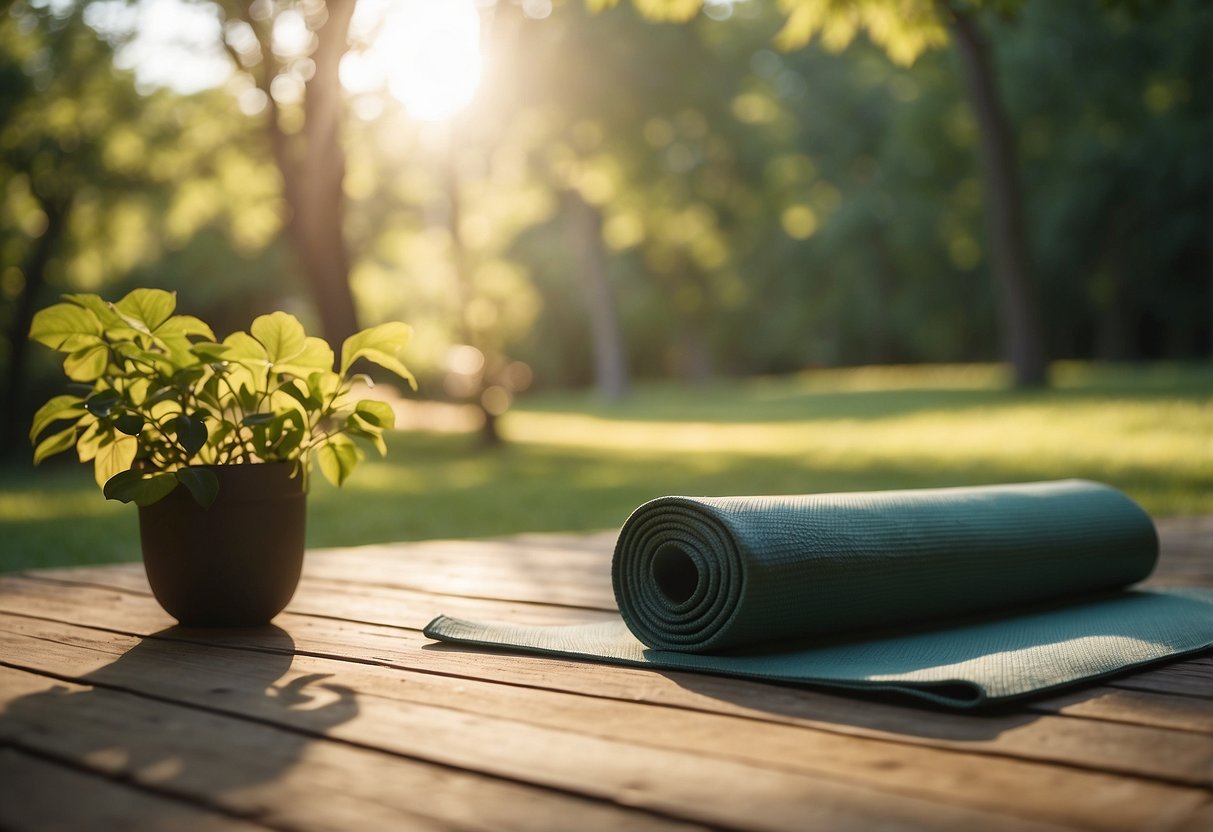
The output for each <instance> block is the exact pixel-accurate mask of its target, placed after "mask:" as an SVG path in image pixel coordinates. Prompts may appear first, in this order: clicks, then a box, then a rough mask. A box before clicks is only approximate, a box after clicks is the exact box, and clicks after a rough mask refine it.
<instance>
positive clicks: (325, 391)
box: [307, 372, 341, 402]
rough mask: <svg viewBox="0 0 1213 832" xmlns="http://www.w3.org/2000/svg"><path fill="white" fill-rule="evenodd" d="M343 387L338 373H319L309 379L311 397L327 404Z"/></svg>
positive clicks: (308, 387)
mask: <svg viewBox="0 0 1213 832" xmlns="http://www.w3.org/2000/svg"><path fill="white" fill-rule="evenodd" d="M340 386H341V377H340V376H338V375H337V374H336V373H327V372H317V373H311V374H309V375H308V377H307V389H308V393H310V394H311V397H312V398H314V399H316V400H317V401H319V402H326V401H328V400H329V398H330V397H331V396H332V395H333V394H334V393H336V392H337V388H339V387H340Z"/></svg>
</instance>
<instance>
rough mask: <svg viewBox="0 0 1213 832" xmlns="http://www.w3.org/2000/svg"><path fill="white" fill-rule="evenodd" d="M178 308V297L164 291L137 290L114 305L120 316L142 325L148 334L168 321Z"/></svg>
mask: <svg viewBox="0 0 1213 832" xmlns="http://www.w3.org/2000/svg"><path fill="white" fill-rule="evenodd" d="M176 308H177V295H176V294H175V293H174V292H166V291H164V290H163V289H135V290H134V291H133V292H131V293H130V294H129V295H127V296H126V297H124V298H123V299H122V300H120V301H118V302H117V303H115V304H114V309H115V310H116V311H117V312H118V314H120V315H122V317H123V318H125V319H126V320H128V321H132V322H135V323H138V324H141V325H142V326H143V327H146V328H147V331H148V332H152V331H153V330H155V329H156V328H157V327H158V326H160V325H161V324H162V323H164V322H165V321H166V320H168V317H169V316H170V315H172V314H173V310H174V309H176ZM138 328H139V327H136V329H138Z"/></svg>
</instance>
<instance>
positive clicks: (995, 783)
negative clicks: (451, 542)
mask: <svg viewBox="0 0 1213 832" xmlns="http://www.w3.org/2000/svg"><path fill="white" fill-rule="evenodd" d="M0 647H2V648H3V650H4V651H5V654H6V655H9V656H11V657H13V658H12V659H11V661H13V662H14V663H16V664H19V665H22V666H27V665H28V666H30V667H32V668H33V669H38V670H41V671H44V672H52V673H56V674H58V675H62V676H75V677H76V680H77V681H88V682H91V683H93V684H105V685H108V686H116V687H120V688H122V689H126V690H134V691H139V692H142V693H145V694H148V695H155V696H157V697H164V698H170V699H173V700H175V701H182V702H189V703H192V704H197V705H201V706H207V707H218V708H220V709H222V710H223V711H225V712H232V713H238V714H245V715H248V716H252V717H254V718H258V719H263V720H267V721H274V722H279V721H283V720H287V721H291V722H297V723H298V724H297V725H296V727H302V728H307V726H308V723H307V719H308V713H309V712H307V711H305V712H303V713H302V714H300V713H299V712H291V711H289V710H287V711H283V710H282V709H281V708H280V707H279V706H278V703H276V702H274V701H273V700H271V699H267V697H266V696H265V685H264V679H262V678H259V677H257V676H256V675H255V674H254V675H252V676H251V677H250V674H249V673H248V672H247V671H245V670H244V667H245V663H247V659H246V660H245V661H244V662H240V661H238V660H237V659H236V658H234V657H233V656H232V651H230V650H224V649H222V648H214V647H209V646H201V645H186V644H172V643H168V642H161V641H158V640H147V641H143V642H139V640H137V639H132V638H125V637H122V636H115V635H111V634H106V633H99V632H96V631H90V630H87V629H83V628H73V627H67V626H65V625H54V624H50V623H47V622H35V621H31V620H25V621H22V620H16V619H12V618H4V617H0ZM124 651H125V652H124ZM115 652H117V653H122V654H123V655H122V658H121V659H119V660H118V661H115V662H112V663H110V664H108V665H105V666H103V667H102V668H101V669H99V670H96V671H95V672H94V671H89V669H90V668H93V667H95V666H96V665H97V664H98V661H99V659H98V654H99V656H100V657H101V658H100V661H102V662H108V661H110V660H111V659H112V658H113V656H114V654H115ZM216 668H223V671H222V673H221V674H220V673H217V672H216ZM84 671H87V672H84ZM338 674H339V675H338ZM218 675H222V677H223V678H224V680H225V681H224V688H223V690H224V693H223V696H222V697H219V698H218V699H217V698H216V697H214V696H208V695H207V694H206V693H205V691H206V689H207V688H208V686H209V685H210V684H212V682H211V681H210V680H212V679H213V678H214V677H216V676H218ZM325 677H333V678H339V679H340V681H341V683H342V685H344V686H349V687H350V688H352V689H353V690H355V691H356V692H357V693H356V696H357V698H358V702H359V714H358V716H357V718H356V719H354V720H351V721H350V722H346V723H342V724H340V725H336V726H333V727H332V728H331V729H330V730H329V733H330V734H331V735H332V736H339V737H342V738H344V739H347V740H349V741H350V742H355V743H358V744H376V745H380V746H382V747H385V748H389V749H394V750H398V751H400V752H402V753H406V754H409V755H410V756H423V755H424V756H426V757H430V756H434V758H435V759H436V760H437V761H439V762H443V763H448V764H454V765H459V766H461V767H469V766H479V765H483V764H485V762H486V759H485V757H486V755H485V753H484V750H483V747H484V745H485V744H486V743H491V744H501V745H504V746H506V747H508V748H510V749H513V751H512V752H511V754H510V757H509V760H508V763H506V765H507V770H508V771H511V772H514V774H515V776H518V777H526V776H535V777H537V778H543V779H546V778H550V777H552V776H553V774H552V770H551V766H552V765H556V766H563V765H564V763H565V762H566V761H567V759H576V760H577V761H578V765H577V767H576V768H577V769H579V770H580V771H581V772H583V773H584V775H585V776H590V777H592V778H593V779H594V780H596V781H598V783H599V786H598V787H602V784H605V783H606V782H608V781H609V776H604V775H603V772H602V771H601V769H602V767H603V765H604V763H603V761H602V760H600V759H598V757H597V756H596V755H593V754H590V755H588V756H587V754H586V753H583V752H586V751H590V752H592V751H593V750H594V748H595V744H594V743H593V742H591V743H590V744H589V745H588V747H587V748H573V749H570V750H571V751H572V753H574V754H575V756H574V757H572V758H566V757H564V755H560V754H557V755H556V756H555V758H554V759H549V758H551V757H552V753H553V750H554V749H553V744H552V742H551V741H550V740H546V739H545V737H547V736H548V732H546V731H539V732H536V731H535V730H534V728H533V727H532V726H540V727H542V728H545V729H546V728H554V729H557V730H559V731H563V732H568V733H572V734H584V735H588V736H590V737H598V738H605V739H609V740H613V741H618V742H620V743H626V744H628V745H631V746H633V747H631V748H628V747H626V746H622V745H621V746H618V747H616V748H615V749H614V750H613V751H612V752H611V756H615V757H619V758H621V759H622V760H623V761H625V763H626V766H627V767H628V769H630V770H631V771H632V772H633V774H634V772H635V770H636V769H637V768H638V767H639V768H646V766H644V765H643V764H642V760H643V758H644V757H645V756H648V755H651V754H653V753H654V752H653V751H652V750H651V749H652V748H660V749H668V750H676V751H680V752H684V751H691V752H694V753H695V754H696V755H698V756H699V759H700V760H701V763H700V764H699V765H700V766H711V767H713V768H715V767H718V766H720V765H721V761H737V762H742V763H745V764H747V766H757V767H759V768H762V769H775V770H779V771H791V772H803V773H806V774H812V775H814V776H815V778H826V779H829V780H835V781H840V782H844V783H855V784H861V785H865V786H875V787H879V788H881V789H884V790H888V791H891V792H895V793H898V794H908V795H914V796H916V797H922V798H928V799H932V800H935V801H940V802H943V803H955V804H958V805H961V806H971V807H974V808H980V809H988V810H994V811H997V812H999V813H1005V814H1008V815H1012V816H1018V817H1022V818H1025V819H1032V820H1044V821H1048V822H1052V823H1058V824H1065V825H1076V826H1081V827H1086V828H1093V829H1109V830H1120V829H1146V828H1158V829H1165V828H1168V826H1169V825H1171V824H1173V823H1175V822H1177V821H1178V820H1179V818H1181V817H1182V816H1183V814H1184V813H1186V812H1187V811H1190V810H1192V809H1194V808H1195V807H1196V806H1197V805H1199V804H1200V803H1201V802H1203V801H1204V799H1205V796H1206V793H1205V792H1204V791H1203V790H1200V789H1192V788H1180V787H1175V786H1169V785H1162V784H1158V783H1149V782H1141V781H1127V780H1125V778H1121V777H1114V776H1109V775H1105V774H1100V773H1092V772H1084V771H1076V770H1073V769H1069V768H1065V767H1055V766H1042V765H1037V764H1029V763H1025V762H1021V761H1016V760H1004V759H999V758H992V759H989V760H984V761H982V764H981V768H980V770H979V771H976V772H975V770H974V766H973V760H972V758H971V757H969V755H967V754H962V753H957V752H951V751H940V750H935V749H929V748H919V747H914V746H908V745H904V744H899V743H889V742H879V741H875V740H867V739H859V738H849V737H840V736H837V735H832V734H828V733H823V732H818V731H812V730H807V729H798V728H794V727H790V726H781V725H774V724H762V723H758V724H756V723H754V722H753V721H751V720H744V719H739V718H735V717H726V716H720V715H714V714H703V713H694V712H678V711H671V710H670V709H668V708H658V707H653V706H647V705H642V704H632V703H619V702H610V701H606V700H598V699H594V698H590V697H583V696H573V695H568V694H559V693H553V692H549V691H535V690H527V689H521V688H516V687H510V686H502V685H495V684H490V683H484V682H478V683H477V682H469V681H467V680H463V679H454V678H449V677H443V676H434V675H427V674H417V673H410V672H404V671H400V672H392V671H389V670H387V669H383V668H367V667H353V668H351V667H348V666H345V667H343V666H341V664H340V663H339V662H335V661H331V660H324V659H311V658H308V657H296V658H295V659H294V661H293V663H292V666H291V667H290V670H289V672H287V673H286V674H285V675H283V676H282V677H281V679H279V680H277V682H276V683H275V687H276V688H278V689H292V688H294V687H295V686H296V685H297V684H298V685H299V688H298V691H299V692H300V693H302V691H304V690H306V687H307V683H308V682H309V680H315V679H319V678H325ZM435 708H438V709H443V710H434V709H435ZM447 708H450V709H451V711H452V712H454V713H451V712H446V711H445V709H447ZM467 714H476V715H477V716H478V717H485V716H491V717H493V718H494V722H492V723H486V722H481V723H477V724H475V725H472V726H468V725H467V720H468V717H467ZM300 719H301V720H302V721H301V722H300V721H299V720H300ZM516 723H523V724H522V725H519V724H516ZM582 742H584V741H582ZM568 744H569V741H568V740H567V739H566V741H565V745H568ZM536 755H537V756H536ZM490 756H491V755H490ZM489 762H490V764H491V762H492V761H491V760H490V761H489ZM725 764H726V765H727V764H728V763H727V762H726V763H725ZM606 765H610V764H609V762H608V763H607V764H606ZM680 773H681V772H680V771H678V769H671V770H669V776H678V775H679V774H680ZM561 776H563V777H567V776H568V775H567V774H566V775H561ZM629 776H632V775H629ZM701 776H702V775H701ZM756 780H761V776H760V775H755V774H754V773H753V772H752V771H751V772H749V773H748V775H747V776H746V778H745V780H744V782H746V783H747V784H749V783H753V782H755V781H756ZM1024 795H1032V799H1030V800H1025V799H1024ZM734 800H735V798H734Z"/></svg>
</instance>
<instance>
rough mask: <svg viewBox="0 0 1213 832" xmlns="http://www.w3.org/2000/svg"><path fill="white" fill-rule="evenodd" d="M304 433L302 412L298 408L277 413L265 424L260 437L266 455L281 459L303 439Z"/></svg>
mask: <svg viewBox="0 0 1213 832" xmlns="http://www.w3.org/2000/svg"><path fill="white" fill-rule="evenodd" d="M304 433H305V429H304V422H303V414H302V413H300V412H299V411H298V410H288V411H286V412H284V413H279V414H278V415H277V416H275V417H274V420H273V421H272V422H271V423H270V424H268V425H266V426H265V431H264V435H263V437H262V439H263V442H264V448H265V451H266V454H264V455H267V456H270V457H273V458H275V459H281V458H283V457H284V456H286V455H288V454H289V453H290V452H291V451H293V450H294V449H295V448H297V447H299V443H300V442H302V441H303V436H304Z"/></svg>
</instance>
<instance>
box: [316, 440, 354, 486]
mask: <svg viewBox="0 0 1213 832" xmlns="http://www.w3.org/2000/svg"><path fill="white" fill-rule="evenodd" d="M315 453H316V464H317V465H319V466H320V473H322V474H324V478H325V479H326V480H328V481H329V482H331V483H332V484H333V485H338V486H339V485H341V484H342V483H343V482H345V481H346V479H348V478H349V476H350V474H351V473H353V471H354V468H355V467H357V465H358V463H359V462H360V461H361V460H362V450H361V449H359V447H358V446H357V445H355V444H354V442H353V441H352V440H351V439H349V438H348V437H345V436H333V437H331V438H330V439H329V440H328V441H327V442H325V443H324V444H323V445H321V446H320V447H319V448H317V449H316V451H315Z"/></svg>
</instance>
